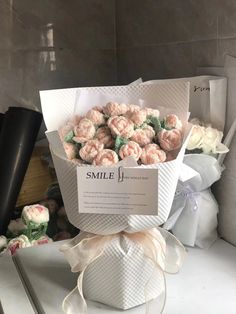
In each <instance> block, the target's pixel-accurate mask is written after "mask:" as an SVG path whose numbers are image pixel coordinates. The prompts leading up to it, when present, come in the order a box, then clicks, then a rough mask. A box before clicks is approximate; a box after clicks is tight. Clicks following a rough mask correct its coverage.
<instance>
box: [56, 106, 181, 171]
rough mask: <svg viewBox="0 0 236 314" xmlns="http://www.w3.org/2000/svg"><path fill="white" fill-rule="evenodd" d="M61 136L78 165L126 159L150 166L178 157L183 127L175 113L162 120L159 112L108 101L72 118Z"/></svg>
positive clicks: (96, 164)
mask: <svg viewBox="0 0 236 314" xmlns="http://www.w3.org/2000/svg"><path fill="white" fill-rule="evenodd" d="M59 134H60V138H61V140H62V142H63V146H64V149H65V152H66V155H67V158H68V159H70V160H72V161H73V162H75V163H76V164H78V165H81V164H89V165H95V166H111V165H114V164H117V163H118V162H119V161H121V160H123V159H125V158H127V157H133V158H134V159H135V161H137V162H138V164H144V165H150V164H157V163H163V162H165V161H170V160H173V159H175V158H176V156H177V155H178V152H179V149H180V147H181V145H182V141H183V124H182V122H181V120H180V119H179V118H178V116H177V115H175V114H168V115H166V116H164V117H163V118H161V117H160V111H159V110H158V109H152V108H142V107H140V106H137V105H129V104H124V103H116V102H108V103H107V104H106V105H105V106H103V107H98V106H95V107H93V108H92V109H90V110H89V111H88V112H87V113H86V114H85V115H84V116H78V115H75V116H73V117H72V118H71V119H69V120H68V121H67V122H66V124H65V125H63V126H62V127H61V128H60V129H59Z"/></svg>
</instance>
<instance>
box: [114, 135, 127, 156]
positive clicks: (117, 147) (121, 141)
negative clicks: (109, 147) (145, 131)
mask: <svg viewBox="0 0 236 314" xmlns="http://www.w3.org/2000/svg"><path fill="white" fill-rule="evenodd" d="M127 143H128V140H127V138H124V137H122V136H119V135H118V136H117V137H116V141H115V151H116V153H117V154H118V153H119V150H120V148H121V146H122V145H124V144H127Z"/></svg>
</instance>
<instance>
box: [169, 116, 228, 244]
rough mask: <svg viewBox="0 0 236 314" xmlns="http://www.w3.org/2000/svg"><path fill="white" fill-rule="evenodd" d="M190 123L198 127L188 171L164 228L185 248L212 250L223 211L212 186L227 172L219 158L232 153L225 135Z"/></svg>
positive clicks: (186, 161)
mask: <svg viewBox="0 0 236 314" xmlns="http://www.w3.org/2000/svg"><path fill="white" fill-rule="evenodd" d="M190 122H191V123H192V124H193V125H194V126H193V129H192V133H191V136H190V138H189V141H188V143H187V150H186V153H187V154H186V156H185V157H184V167H183V169H182V175H181V177H180V180H179V183H178V186H177V190H176V194H175V198H174V201H173V204H172V209H171V212H170V216H169V218H168V220H167V222H166V223H165V225H164V228H166V229H167V230H170V229H171V230H172V232H173V234H174V235H175V236H177V237H178V238H179V239H180V241H181V242H182V243H183V244H185V245H189V246H198V247H200V248H208V247H209V246H210V245H211V244H212V243H213V242H214V241H215V240H216V239H217V236H218V235H217V214H218V211H219V208H218V204H217V202H216V199H215V197H214V195H213V194H212V192H211V185H212V184H213V183H214V182H216V181H217V180H219V179H220V177H221V172H222V170H223V167H222V165H221V162H219V161H218V159H217V155H218V154H221V155H222V156H223V154H226V153H227V152H228V151H229V149H228V147H227V146H226V145H225V144H223V143H222V139H223V132H222V131H220V130H218V129H216V128H213V127H212V126H211V125H209V124H207V125H206V124H204V123H203V122H200V121H199V120H198V119H196V118H195V119H192V120H191V121H190ZM185 176H186V178H185Z"/></svg>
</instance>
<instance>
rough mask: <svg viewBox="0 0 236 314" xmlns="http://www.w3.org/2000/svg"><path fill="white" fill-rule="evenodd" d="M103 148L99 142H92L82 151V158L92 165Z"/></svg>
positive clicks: (80, 152)
mask: <svg viewBox="0 0 236 314" xmlns="http://www.w3.org/2000/svg"><path fill="white" fill-rule="evenodd" d="M103 147H104V145H103V144H102V143H101V142H99V140H90V141H88V142H87V143H86V144H85V145H84V146H83V147H82V148H81V149H80V151H79V154H80V157H81V158H82V159H83V160H85V161H86V162H89V163H92V162H93V160H94V158H95V157H96V156H97V154H98V153H99V152H100V151H101V150H103Z"/></svg>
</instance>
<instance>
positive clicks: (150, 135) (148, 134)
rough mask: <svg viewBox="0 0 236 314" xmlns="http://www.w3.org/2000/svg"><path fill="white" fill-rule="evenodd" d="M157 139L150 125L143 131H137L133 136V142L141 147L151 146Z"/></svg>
mask: <svg viewBox="0 0 236 314" xmlns="http://www.w3.org/2000/svg"><path fill="white" fill-rule="evenodd" d="M154 137H155V131H154V130H153V128H152V127H151V126H149V125H147V126H145V127H144V128H142V129H136V130H135V131H134V133H133V135H132V136H131V138H130V139H131V140H132V141H134V142H136V143H138V144H139V145H140V146H145V145H147V144H150V143H151V142H152V141H153V139H154Z"/></svg>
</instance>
